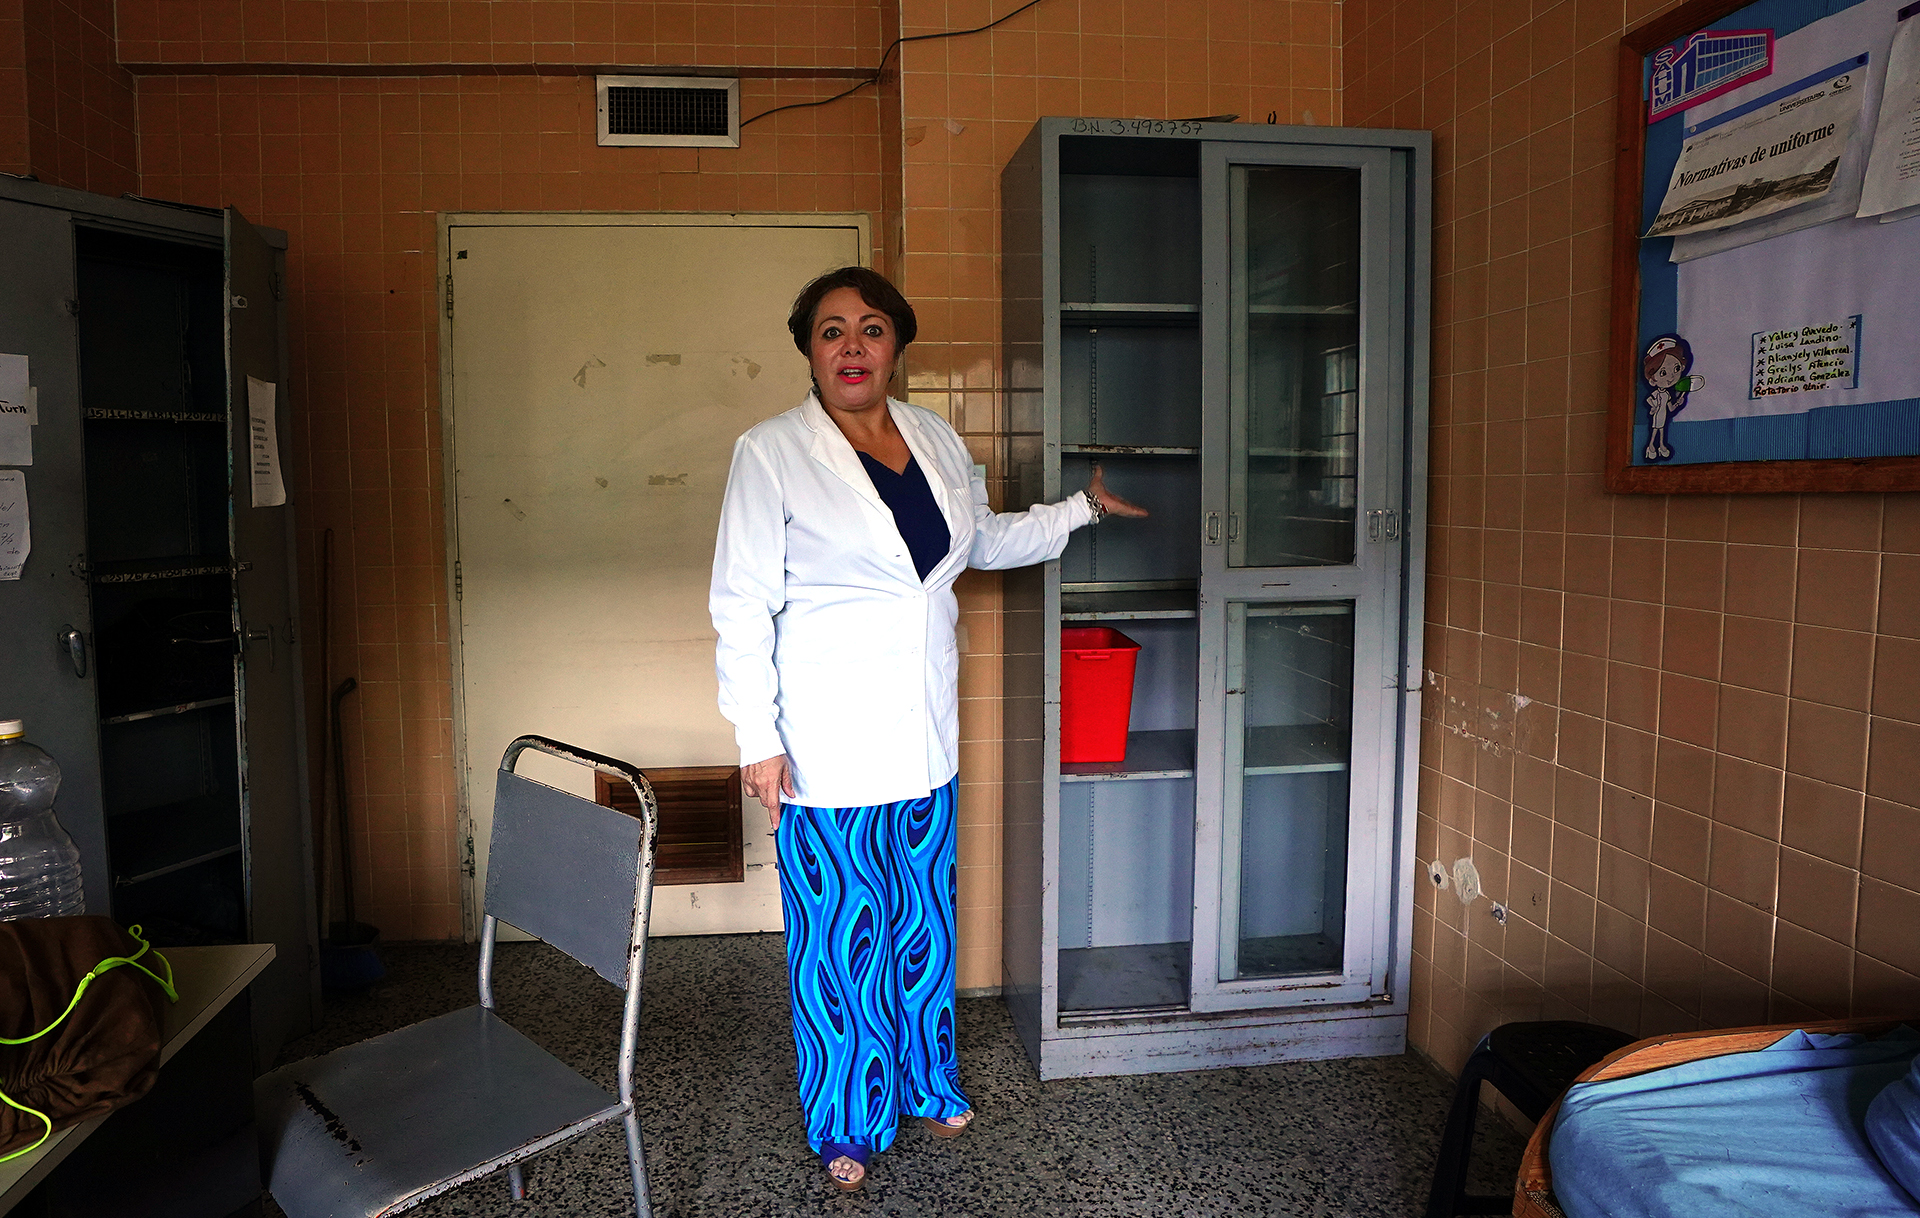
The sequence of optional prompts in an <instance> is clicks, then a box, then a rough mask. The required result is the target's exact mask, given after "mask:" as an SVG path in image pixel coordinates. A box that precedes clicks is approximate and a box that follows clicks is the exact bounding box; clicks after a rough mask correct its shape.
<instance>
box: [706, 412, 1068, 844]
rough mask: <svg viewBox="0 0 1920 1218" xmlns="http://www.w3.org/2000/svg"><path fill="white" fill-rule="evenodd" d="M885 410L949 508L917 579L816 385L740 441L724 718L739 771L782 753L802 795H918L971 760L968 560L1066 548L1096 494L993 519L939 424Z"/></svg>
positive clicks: (725, 588)
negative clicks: (964, 605) (960, 636)
mask: <svg viewBox="0 0 1920 1218" xmlns="http://www.w3.org/2000/svg"><path fill="white" fill-rule="evenodd" d="M887 408H888V409H889V410H890V411H892V413H893V421H894V423H895V425H897V426H898V427H899V429H900V434H901V435H902V436H903V437H905V439H906V442H907V447H908V448H909V449H910V450H912V452H913V455H914V458H915V459H916V460H917V461H918V462H919V464H920V468H921V470H922V471H923V472H924V473H925V474H926V478H927V486H928V488H929V489H930V490H931V491H932V492H933V497H934V499H935V501H936V502H937V503H938V504H939V506H940V511H941V513H942V514H943V515H944V516H945V517H946V521H947V532H948V535H949V536H950V538H951V542H950V544H949V545H948V548H947V554H946V557H945V558H943V559H941V560H940V562H939V564H938V565H937V566H935V567H934V569H933V570H932V571H930V572H929V573H928V574H927V578H926V581H925V582H924V583H923V582H921V579H920V576H919V574H918V573H917V572H916V571H915V570H914V566H913V558H912V556H911V555H910V554H909V553H908V552H907V545H906V542H905V541H903V540H902V539H901V537H900V530H899V528H898V527H897V526H896V525H895V524H894V521H893V513H892V511H891V510H889V509H888V507H887V505H886V504H885V502H883V501H882V500H881V498H880V493H879V492H878V491H876V490H874V488H873V480H872V479H871V478H869V477H868V476H867V471H866V469H865V467H863V466H862V465H861V463H860V457H859V454H857V453H856V452H854V449H853V445H851V444H849V443H848V442H847V439H846V437H845V436H843V435H841V434H840V429H839V427H838V426H836V425H835V424H834V422H833V420H832V419H831V418H830V417H829V416H828V415H827V412H826V410H825V409H824V408H823V407H822V406H821V405H820V403H819V401H818V400H817V399H816V398H815V397H814V396H813V395H812V394H809V395H808V396H807V399H806V401H804V402H802V403H800V405H798V406H796V407H795V408H793V409H792V410H789V411H787V412H786V413H785V414H781V415H776V416H775V417H773V418H771V419H768V420H767V421H766V422H764V423H761V424H760V425H758V426H757V427H755V428H753V429H752V430H751V431H749V432H747V434H746V435H744V436H741V437H740V439H739V440H738V441H736V442H735V444H734V446H733V466H732V469H731V470H729V471H728V474H727V493H726V500H725V503H724V504H723V506H722V507H721V509H720V534H719V538H718V540H717V541H716V542H715V544H714V553H713V586H712V592H711V596H710V599H709V602H708V604H709V608H710V609H711V610H712V613H713V626H714V629H715V630H716V631H717V632H718V633H719V636H720V642H719V645H718V647H717V648H716V651H715V667H716V668H717V669H718V671H719V675H720V713H721V714H723V715H725V716H726V717H727V718H728V719H729V720H731V721H732V723H733V725H734V736H735V738H736V740H737V741H738V742H739V745H740V764H742V765H748V764H751V763H752V762H756V761H763V760H765V759H767V758H769V757H777V756H779V755H780V754H782V753H785V754H786V755H787V758H788V760H789V761H790V762H791V763H792V767H793V781H794V786H795V789H796V790H797V791H798V795H797V797H796V798H795V799H794V800H793V801H792V802H795V803H798V804H801V805H804V806H808V807H825V808H843V807H853V806H857V805H865V804H881V803H891V802H893V801H894V800H900V799H915V798H918V797H920V796H923V795H925V794H927V793H928V792H929V791H932V790H935V789H937V788H938V787H941V786H943V785H945V783H946V782H947V780H949V779H951V778H952V777H953V776H954V775H955V774H956V773H958V772H959V768H960V741H959V735H960V726H959V718H960V705H959V696H958V682H959V674H960V657H959V653H958V651H957V649H956V648H955V646H954V623H955V622H956V621H957V620H958V618H959V612H960V610H959V604H958V602H957V601H956V600H955V599H954V595H953V581H954V580H956V579H957V578H959V576H960V572H961V571H962V570H964V569H965V568H967V567H969V566H972V567H982V568H986V569H990V570H991V569H999V568H1004V567H1020V566H1025V565H1027V564H1029V563H1036V562H1044V561H1046V560H1048V559H1051V558H1057V557H1059V555H1060V552H1061V551H1062V550H1064V549H1065V548H1066V545H1067V536H1068V534H1069V533H1071V532H1072V531H1073V530H1074V529H1075V528H1077V527H1078V526H1080V525H1083V524H1086V523H1088V522H1089V521H1090V520H1091V519H1092V517H1093V512H1092V509H1091V507H1090V506H1089V505H1088V503H1087V501H1086V498H1085V496H1083V495H1077V494H1076V495H1073V496H1071V497H1070V498H1068V499H1066V500H1064V501H1062V502H1060V503H1056V504H1037V505H1035V506H1034V507H1032V508H1029V509H1028V510H1027V511H1024V512H1007V513H1002V514H999V515H996V514H995V513H994V512H993V511H992V510H991V509H990V508H988V506H987V489H986V486H985V484H983V483H982V482H981V481H980V479H978V478H976V477H975V476H974V474H973V457H972V456H971V454H969V453H968V451H967V446H966V444H965V443H964V442H962V441H961V439H960V437H959V436H958V435H957V434H955V432H954V430H953V428H951V427H949V426H948V425H947V423H946V420H944V419H942V418H940V416H938V415H936V414H934V413H932V412H931V411H928V410H923V409H921V408H919V407H917V406H909V405H907V404H906V403H904V402H896V401H893V400H891V399H889V400H888V402H887Z"/></svg>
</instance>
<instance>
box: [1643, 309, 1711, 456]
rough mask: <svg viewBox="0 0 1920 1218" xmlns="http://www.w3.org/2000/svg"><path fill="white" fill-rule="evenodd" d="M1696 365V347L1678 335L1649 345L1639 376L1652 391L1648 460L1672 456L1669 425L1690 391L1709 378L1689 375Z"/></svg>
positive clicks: (1703, 383)
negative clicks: (1694, 363)
mask: <svg viewBox="0 0 1920 1218" xmlns="http://www.w3.org/2000/svg"><path fill="white" fill-rule="evenodd" d="M1692 368H1693V347H1692V346H1691V345H1690V344H1688V342H1687V340H1686V339H1684V338H1681V337H1680V336H1679V335H1678V334H1662V335H1661V336H1660V337H1659V338H1656V339H1654V340H1653V341H1652V342H1651V343H1648V344H1647V353H1646V354H1645V355H1643V356H1641V357H1640V375H1641V376H1642V377H1644V378H1645V379H1646V382H1647V384H1648V386H1649V387H1651V388H1652V390H1653V392H1652V393H1649V394H1648V395H1647V397H1646V403H1647V449H1646V452H1645V453H1644V454H1642V455H1643V456H1644V457H1645V458H1646V459H1647V460H1648V461H1665V460H1667V459H1668V458H1670V457H1672V456H1673V449H1672V448H1671V447H1669V446H1668V444H1667V424H1668V423H1670V422H1672V421H1673V416H1674V415H1677V414H1679V413H1680V412H1681V411H1682V410H1684V409H1685V408H1686V405H1687V394H1688V393H1690V392H1692V391H1693V390H1695V389H1700V388H1702V387H1704V386H1705V385H1706V383H1707V378H1706V377H1704V376H1690V375H1688V374H1689V373H1690V372H1691V370H1692Z"/></svg>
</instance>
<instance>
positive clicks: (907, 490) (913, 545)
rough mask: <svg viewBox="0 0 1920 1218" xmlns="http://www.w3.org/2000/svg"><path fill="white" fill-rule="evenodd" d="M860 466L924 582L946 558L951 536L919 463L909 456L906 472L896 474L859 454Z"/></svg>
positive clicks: (951, 541) (951, 539)
mask: <svg viewBox="0 0 1920 1218" xmlns="http://www.w3.org/2000/svg"><path fill="white" fill-rule="evenodd" d="M860 464H862V465H864V466H866V467H867V477H869V478H871V479H873V489H874V490H876V491H879V492H880V500H881V502H883V503H885V504H886V505H887V506H888V507H889V508H891V509H892V510H893V523H894V526H895V527H896V528H898V529H899V530H900V537H901V540H903V541H905V542H906V543H907V553H909V554H911V555H913V569H914V570H915V571H917V572H919V573H920V578H921V580H922V581H924V580H925V579H926V578H927V572H929V571H931V570H933V569H934V568H935V567H937V566H939V565H940V560H941V559H943V558H945V557H946V556H947V548H948V547H949V546H951V545H952V544H953V535H952V534H951V533H949V532H947V518H946V517H945V516H942V515H941V514H940V505H939V504H938V503H936V502H935V501H934V498H933V490H932V488H930V487H929V486H928V485H927V476H926V475H925V474H923V473H921V472H920V463H919V462H918V461H915V460H914V459H913V457H912V456H911V455H909V456H908V457H907V468H906V470H905V471H903V472H901V473H898V474H896V473H894V472H893V471H892V470H890V469H888V468H887V467H886V466H885V465H884V464H883V463H881V462H879V461H876V460H874V459H873V458H872V457H869V456H868V455H867V454H865V453H861V454H860Z"/></svg>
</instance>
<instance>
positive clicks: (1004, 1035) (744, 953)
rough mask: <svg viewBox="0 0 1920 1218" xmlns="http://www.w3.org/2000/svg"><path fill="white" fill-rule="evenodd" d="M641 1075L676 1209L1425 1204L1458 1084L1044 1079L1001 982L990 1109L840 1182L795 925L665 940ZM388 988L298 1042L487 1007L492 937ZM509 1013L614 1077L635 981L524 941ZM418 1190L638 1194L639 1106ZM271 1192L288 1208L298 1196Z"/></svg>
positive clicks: (438, 957) (1497, 1188) (989, 1015)
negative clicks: (804, 1006) (808, 1049)
mask: <svg viewBox="0 0 1920 1218" xmlns="http://www.w3.org/2000/svg"><path fill="white" fill-rule="evenodd" d="M648 956H649V959H648V964H647V982H646V1004H645V1007H644V1013H643V1016H642V1023H641V1035H640V1050H639V1070H640V1074H639V1091H640V1095H641V1122H642V1129H643V1130H644V1132H645V1137H646V1141H647V1166H648V1171H649V1174H650V1181H651V1186H652V1192H653V1204H654V1213H655V1214H656V1215H658V1216H659V1218H706V1216H708V1215H728V1216H734V1215H739V1216H747V1215H753V1216H759V1215H786V1214H805V1215H821V1214H824V1215H836V1216H837V1215H942V1216H949V1215H951V1216H956V1218H958V1216H969V1218H970V1216H973V1215H980V1216H982V1218H986V1216H999V1215H1008V1216H1014V1215H1018V1216H1020V1218H1040V1216H1042V1215H1045V1216H1047V1218H1052V1216H1054V1215H1061V1216H1066V1218H1107V1216H1109V1215H1112V1216H1116V1218H1117V1216H1119V1215H1135V1214H1140V1215H1147V1214H1151V1215H1222V1216H1226V1215H1287V1216H1289V1218H1291V1216H1295V1215H1298V1216H1302V1218H1305V1216H1308V1215H1312V1216H1314V1218H1320V1216H1327V1218H1332V1216H1336V1215H1354V1216H1356V1218H1358V1216H1362V1215H1364V1216H1367V1218H1376V1216H1379V1215H1417V1214H1420V1213H1422V1212H1423V1210H1424V1207H1425V1203H1426V1191H1427V1187H1428V1182H1429V1179H1430V1174H1431V1172H1432V1167H1433V1154H1434V1148H1435V1146H1436V1144H1437V1142H1438V1139H1439V1130H1440V1127H1441V1123H1442V1120H1443V1119H1444V1117H1445V1114H1446V1108H1447V1104H1448V1101H1449V1099H1450V1097H1451V1090H1450V1087H1449V1085H1448V1083H1447V1081H1446V1080H1445V1079H1444V1078H1442V1077H1441V1076H1440V1075H1439V1074H1437V1073H1436V1072H1435V1071H1433V1070H1432V1069H1431V1068H1430V1067H1428V1066H1427V1065H1425V1064H1424V1063H1423V1062H1422V1061H1420V1060H1419V1059H1418V1058H1415V1057H1413V1056H1412V1055H1407V1056H1402V1057H1390V1058H1370V1059H1355V1060H1350V1061H1332V1062H1296V1063H1288V1064H1284V1065H1277V1066H1262V1067H1250V1068H1233V1069H1222V1070H1208V1071H1195V1072H1191V1073H1185V1074H1152V1075H1138V1076H1130V1077H1116V1078H1100V1079H1078V1080H1066V1081H1058V1082H1049V1083H1041V1082H1040V1081H1039V1080H1038V1079H1037V1078H1036V1077H1035V1075H1034V1072H1033V1068H1032V1066H1031V1065H1030V1064H1029V1063H1028V1061H1027V1057H1026V1053H1025V1051H1024V1050H1023V1049H1022V1048H1021V1046H1020V1044H1019V1041H1018V1038H1017V1037H1016V1036H1015V1034H1014V1030H1013V1024H1012V1021H1011V1020H1010V1019H1009V1018H1008V1016H1007V1010H1006V1007H1005V1006H1004V1005H1003V1004H1002V1003H1001V1002H1000V1001H999V1000H998V999H995V998H976V999H965V1000H963V1001H962V1002H961V1003H960V1037H961V1039H960V1046H961V1056H960V1062H961V1081H962V1084H963V1085H964V1086H965V1087H966V1088H967V1092H968V1094H969V1095H970V1096H971V1097H972V1099H973V1103H974V1107H975V1108H976V1109H977V1110H978V1111H979V1113H980V1117H979V1120H978V1123H977V1124H976V1125H975V1126H974V1128H973V1129H972V1130H971V1131H970V1132H968V1133H967V1134H966V1136H964V1137H961V1138H958V1139H955V1140H952V1141H938V1140H936V1139H934V1138H933V1137H932V1136H931V1135H929V1134H928V1133H926V1132H925V1131H924V1130H922V1129H919V1128H917V1127H909V1128H908V1129H906V1130H903V1131H902V1133H901V1134H900V1136H899V1138H898V1139H897V1140H896V1141H895V1143H894V1145H893V1148H892V1149H891V1150H889V1151H888V1152H886V1153H884V1154H881V1155H878V1156H876V1157H875V1159H874V1162H873V1165H872V1167H871V1168H870V1172H869V1178H868V1181H867V1186H866V1188H865V1190H864V1191H863V1192H860V1193H855V1194H841V1193H838V1192H836V1191H834V1190H833V1188H832V1187H831V1185H830V1184H829V1183H828V1182H827V1180H826V1177H825V1174H824V1173H823V1172H822V1171H821V1169H820V1166H819V1161H818V1159H816V1158H815V1157H814V1156H813V1155H812V1154H811V1153H810V1152H809V1151H808V1150H807V1145H806V1140H805V1137H804V1136H803V1131H802V1124H801V1119H800V1110H799V1106H798V1103H797V1101H796V1099H795V1098H794V1056H793V1043H792V1040H791V1033H790V1031H789V1027H788V1023H787V1014H786V1012H787V996H786V975H785V962H784V957H783V947H782V942H781V938H780V936H778V935H744V936H725V937H703V938H671V939H656V940H654V942H653V943H652V945H651V946H650V948H649V952H648ZM382 957H383V959H384V961H385V963H386V966H387V970H388V974H387V977H386V979H385V980H384V981H382V982H381V983H380V984H379V985H378V986H376V987H375V988H374V989H372V990H371V991H368V992H366V993H363V994H358V995H349V996H339V995H329V996H328V1001H327V1018H326V1022H325V1025H324V1026H323V1027H322V1028H321V1030H320V1031H318V1032H316V1033H314V1034H313V1035H311V1036H308V1037H305V1038H303V1039H301V1040H298V1041H295V1042H293V1043H292V1044H290V1045H288V1046H287V1049H286V1050H285V1052H284V1053H283V1054H282V1056H281V1060H282V1061H283V1062H285V1061H294V1060H297V1059H299V1058H302V1057H307V1056H311V1055H313V1054H316V1053H322V1052H326V1051H327V1050H329V1049H333V1048H336V1047H338V1046H341V1045H346V1044H351V1043H353V1042H355V1041H358V1040H361V1039H364V1038H366V1037H369V1036H374V1035H378V1034H379V1033H381V1032H384V1031H388V1030H391V1029H394V1028H399V1027H404V1026H405V1025H407V1024H410V1023H414V1022H416V1021H418V1020H421V1019H426V1018H429V1017H431V1016H434V1015H438V1014H441V1013H443V1012H446V1011H451V1010H457V1009H458V1008H460V1007H463V1006H468V1005H471V1004H472V1003H473V1002H474V1001H475V998H474V976H475V969H476V961H477V959H478V949H477V948H475V947H472V946H463V945H458V944H447V945H439V944H434V945H420V946H395V947H388V948H385V949H383V952H382ZM494 976H495V980H494V992H495V995H496V999H497V1002H498V1005H499V1010H500V1012H501V1014H502V1015H503V1016H504V1017H505V1018H506V1019H507V1020H508V1021H509V1022H511V1023H512V1024H513V1025H514V1026H516V1027H518V1028H519V1029H520V1030H521V1031H522V1032H524V1033H526V1034H527V1035H528V1036H529V1037H531V1038H532V1039H533V1040H535V1041H536V1042H538V1043H539V1044H540V1045H542V1046H543V1047H545V1048H546V1049H547V1050H548V1051H549V1052H551V1053H553V1054H554V1055H555V1056H557V1057H559V1058H560V1059H561V1060H562V1061H565V1062H567V1063H568V1064H569V1065H572V1066H574V1067H575V1068H576V1069H579V1070H581V1071H582V1072H583V1073H585V1074H586V1075H587V1076H588V1077H590V1078H592V1079H594V1080H595V1081H596V1082H599V1083H600V1084H601V1085H603V1086H605V1087H607V1088H608V1089H609V1090H612V1088H613V1085H614V1079H613V1068H614V1054H615V1048H616V1044H615V1042H616V1038H617V1033H618V1027H619V1016H620V993H619V991H617V990H615V989H614V988H613V987H612V986H610V985H608V984H606V983H605V982H603V981H601V980H600V979H599V978H598V977H596V976H594V975H593V974H592V973H590V972H588V971H587V970H586V969H584V968H582V967H580V966H579V965H576V964H575V963H574V962H573V961H572V960H570V959H568V958H567V957H566V956H564V955H562V954H561V953H559V952H558V951H555V950H553V949H552V948H549V947H546V946H545V945H543V944H538V943H511V944H502V945H501V946H500V949H499V951H498V954H497V956H496V963H495V972H494ZM1480 1126H1481V1131H1482V1132H1481V1138H1480V1145H1479V1146H1478V1147H1477V1148H1476V1154H1475V1165H1476V1180H1475V1188H1476V1191H1481V1192H1490V1193H1498V1192H1506V1191H1508V1190H1510V1189H1511V1187H1512V1180H1513V1172H1514V1170H1515V1169H1516V1167H1517V1166H1518V1163H1519V1159H1520V1152H1521V1149H1522V1142H1521V1141H1520V1139H1519V1138H1518V1136H1517V1135H1516V1134H1514V1133H1513V1131H1512V1130H1510V1129H1509V1128H1507V1127H1506V1126H1505V1125H1504V1124H1502V1123H1501V1122H1500V1121H1498V1120H1494V1119H1483V1120H1482V1121H1481V1122H1480ZM526 1176H527V1187H528V1199H527V1200H526V1201H523V1202H514V1201H512V1200H510V1199H509V1198H508V1196H507V1185H506V1178H505V1173H498V1174H496V1175H495V1176H492V1177H488V1178H486V1179H483V1180H479V1181H476V1182H474V1183H472V1184H468V1185H466V1186H464V1187H462V1188H460V1189H458V1190H455V1191H453V1192H450V1193H447V1194H445V1195H443V1196H440V1197H437V1198H435V1199H433V1200H432V1201H429V1202H427V1203H426V1204H424V1205H422V1206H420V1207H419V1208H417V1209H415V1210H413V1211H411V1212H412V1213H413V1214H417V1215H420V1216H421V1218H448V1216H451V1215H462V1216H474V1218H480V1216H485V1218H495V1216H497V1218H547V1216H549V1215H552V1216H560V1215H567V1216H573V1215H602V1214H604V1215H618V1214H631V1213H632V1212H633V1209H632V1193H631V1190H630V1188H629V1186H628V1182H627V1181H628V1175H627V1165H626V1155H625V1149H624V1142H623V1140H622V1138H621V1136H620V1134H619V1132H618V1126H614V1127H611V1128H609V1129H606V1130H602V1131H599V1132H596V1133H593V1134H589V1135H588V1136H586V1137H584V1138H581V1139H579V1140H577V1141H575V1142H573V1143H571V1144H569V1145H568V1146H567V1147H563V1148H561V1149H558V1150H555V1151H551V1152H549V1153H547V1154H545V1155H542V1156H540V1157H538V1158H536V1159H534V1160H533V1161H532V1163H531V1164H530V1165H529V1166H528V1168H527V1169H526ZM267 1209H268V1213H269V1214H271V1215H273V1216H274V1218H280V1211H279V1209H278V1208H277V1207H274V1206H272V1205H269V1206H268V1207H267Z"/></svg>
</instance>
